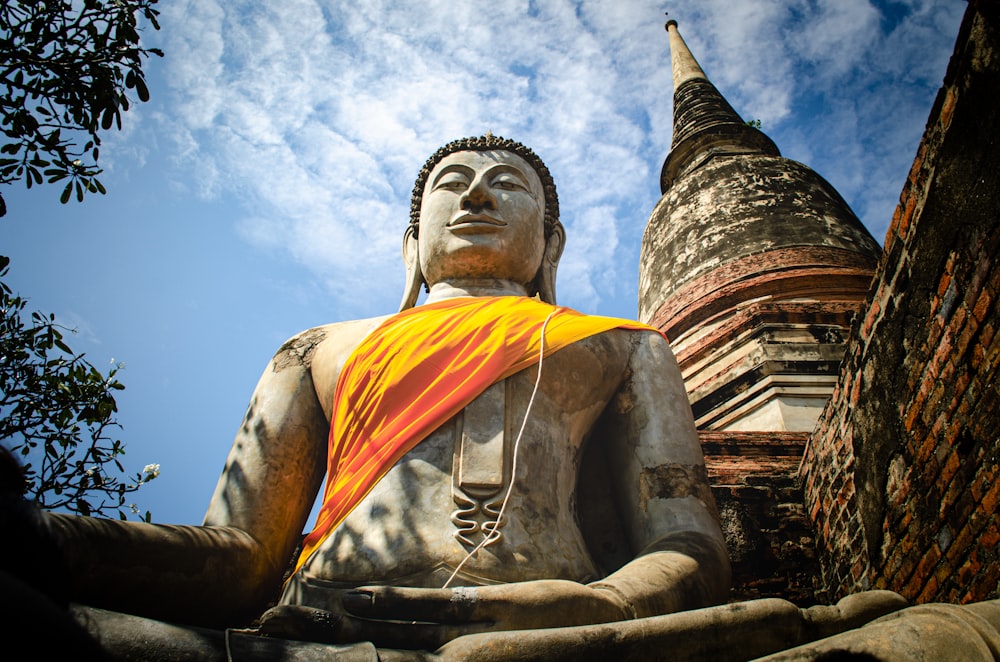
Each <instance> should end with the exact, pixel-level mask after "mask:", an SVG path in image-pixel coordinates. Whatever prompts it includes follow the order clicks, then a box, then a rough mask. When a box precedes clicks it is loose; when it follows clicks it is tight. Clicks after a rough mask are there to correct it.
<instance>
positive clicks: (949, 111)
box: [938, 87, 958, 130]
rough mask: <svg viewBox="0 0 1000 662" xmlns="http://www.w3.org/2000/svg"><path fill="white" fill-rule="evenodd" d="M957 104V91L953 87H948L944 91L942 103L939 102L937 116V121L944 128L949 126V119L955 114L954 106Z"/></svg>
mask: <svg viewBox="0 0 1000 662" xmlns="http://www.w3.org/2000/svg"><path fill="white" fill-rule="evenodd" d="M957 104H958V91H957V90H956V89H955V87H949V88H948V91H947V92H945V97H944V103H943V104H941V114H940V115H939V116H938V117H939V122H940V124H941V126H942V127H943V128H944V129H945V130H947V129H948V127H949V126H951V119H952V117H954V115H955V106H956V105H957Z"/></svg>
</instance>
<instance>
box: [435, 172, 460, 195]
mask: <svg viewBox="0 0 1000 662" xmlns="http://www.w3.org/2000/svg"><path fill="white" fill-rule="evenodd" d="M468 187H469V180H467V179H466V178H465V177H464V176H462V175H460V174H458V173H453V174H450V175H445V176H444V177H442V178H441V179H439V180H438V183H437V184H436V185H435V186H434V190H437V189H446V190H451V191H464V190H465V189H467V188H468Z"/></svg>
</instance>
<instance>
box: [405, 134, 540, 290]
mask: <svg viewBox="0 0 1000 662" xmlns="http://www.w3.org/2000/svg"><path fill="white" fill-rule="evenodd" d="M544 214H545V196H544V191H543V189H542V182H541V180H540V179H539V177H538V174H537V173H536V172H535V170H534V168H532V167H531V166H530V165H529V164H528V163H527V162H526V161H525V160H524V159H522V158H521V157H520V156H518V155H516V154H512V153H511V152H505V151H493V152H472V151H470V152H456V153H454V154H450V155H448V156H446V157H445V158H444V159H442V160H441V161H440V162H439V163H438V164H437V166H435V168H434V170H433V171H432V172H431V174H430V176H429V177H428V178H427V185H426V187H425V189H424V195H423V200H422V204H421V207H420V232H419V238H418V241H419V247H420V250H419V254H420V268H421V271H422V272H423V275H424V278H425V279H426V280H427V283H428V284H430V285H434V284H435V283H438V282H441V281H443V280H449V279H455V278H502V279H508V280H512V281H515V282H517V283H521V284H525V285H526V284H527V283H529V282H531V280H532V279H533V278H534V277H535V275H536V274H537V272H538V268H539V265H540V264H541V261H542V254H543V252H544V250H545V231H544V223H543V221H544Z"/></svg>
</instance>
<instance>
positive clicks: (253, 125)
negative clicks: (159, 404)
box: [162, 0, 961, 309]
mask: <svg viewBox="0 0 1000 662" xmlns="http://www.w3.org/2000/svg"><path fill="white" fill-rule="evenodd" d="M674 4H675V6H672V7H671V17H672V18H676V19H677V20H678V21H679V22H680V26H681V31H682V33H683V34H684V36H685V38H686V39H687V41H688V44H689V46H690V47H691V49H692V51H693V52H694V54H695V56H696V57H697V58H698V59H699V61H700V62H701V64H702V66H703V68H704V69H705V70H706V72H707V73H708V75H709V77H710V78H711V79H712V81H713V82H714V83H715V84H716V85H717V87H719V88H720V90H721V91H722V92H723V94H724V95H725V96H726V97H727V98H728V99H729V100H730V102H732V103H733V105H734V107H736V109H737V111H738V112H741V113H744V114H746V115H747V116H749V117H754V118H760V119H761V120H762V121H763V125H764V127H763V128H764V130H765V131H766V132H768V133H769V134H770V135H771V136H772V137H773V138H775V140H776V141H777V142H778V145H779V147H780V148H781V149H782V150H783V151H784V152H785V153H786V154H788V155H790V156H792V157H793V158H795V157H796V156H799V157H800V158H802V160H804V161H805V162H806V163H807V164H808V165H812V166H814V167H816V169H817V170H818V171H820V173H821V174H824V175H825V176H828V178H830V179H831V181H833V183H834V184H835V185H836V186H838V187H843V188H842V193H844V194H845V196H846V197H847V198H848V200H849V201H851V202H852V204H855V205H856V206H857V205H860V206H861V207H862V209H858V210H857V211H858V212H859V214H861V215H862V216H863V217H864V218H865V220H866V221H869V220H870V219H868V218H867V217H865V213H866V211H869V208H870V210H871V211H872V213H874V214H877V215H884V214H886V211H885V207H886V204H887V203H886V200H887V199H894V197H895V196H896V195H897V194H898V185H899V184H901V182H902V179H901V177H902V176H905V165H904V166H902V169H903V172H902V173H900V172H897V169H898V168H899V165H898V164H899V162H900V161H902V162H904V163H905V162H906V161H907V159H909V158H912V155H903V156H902V157H898V156H897V157H895V158H890V156H892V155H896V154H897V153H898V152H899V151H905V150H906V149H907V145H908V144H911V143H912V144H913V146H915V142H913V140H912V134H913V132H914V129H913V122H919V120H914V119H913V118H914V117H915V116H917V115H919V114H920V113H921V112H922V113H923V114H924V116H925V115H926V112H927V109H928V108H929V103H927V99H926V94H927V93H926V91H925V88H926V87H927V86H928V85H936V84H939V83H937V82H935V83H927V81H929V80H932V79H933V78H934V77H935V76H940V74H941V73H943V64H942V61H943V60H946V55H942V54H941V52H940V51H942V50H947V49H940V48H938V49H936V50H934V51H933V52H934V55H933V57H926V56H924V57H923V58H922V59H921V53H922V52H924V51H927V50H928V47H927V43H928V39H929V37H928V35H929V34H930V37H933V36H934V35H933V33H929V31H930V30H934V29H936V30H938V31H940V30H941V29H942V28H941V24H947V25H949V26H951V25H953V24H954V25H955V26H957V18H956V16H957V14H956V12H960V11H961V10H960V8H959V9H953V10H943V9H941V8H940V7H938V6H937V5H936V4H935V3H929V2H922V3H920V2H918V3H915V5H914V8H913V9H912V11H910V10H907V11H909V13H907V12H906V11H904V12H903V14H902V15H903V19H902V20H900V21H899V22H898V24H896V25H894V26H889V27H885V26H886V25H888V23H887V22H886V21H884V20H883V17H882V16H881V14H880V12H879V9H877V8H876V6H875V5H873V4H872V3H869V2H866V1H864V0H850V1H849V2H846V1H845V2H840V1H837V2H834V1H833V0H823V1H817V0H788V1H786V2H774V1H771V0H754V1H747V2H740V3H732V2H730V1H729V0H699V1H697V2H695V1H694V0H680V1H678V2H676V3H674ZM955 4H956V5H958V4H960V3H955ZM163 19H164V20H163V23H164V34H165V35H169V36H168V37H167V39H168V43H167V44H165V46H164V48H165V50H167V51H168V53H169V54H170V56H169V57H168V58H167V63H166V66H167V67H168V72H169V75H168V79H169V81H170V85H171V89H172V98H173V100H174V103H173V107H172V112H171V114H170V116H169V117H166V116H165V117H163V119H162V121H163V124H164V127H165V129H166V130H168V131H169V132H170V136H171V138H172V139H173V140H174V141H175V143H176V145H177V152H176V153H177V154H178V158H179V159H180V160H181V163H182V164H183V168H184V169H185V171H188V172H194V173H196V174H197V177H198V182H199V183H198V184H197V190H198V191H199V192H200V193H201V194H204V195H218V194H220V193H222V192H239V193H240V198H241V199H242V200H244V201H245V208H244V209H243V211H242V216H243V220H242V221H241V222H240V224H239V227H240V232H241V233H242V235H243V236H244V237H245V238H247V239H248V240H249V241H252V242H254V243H255V244H257V245H259V246H261V247H264V248H267V249H269V250H278V251H282V252H284V253H286V254H287V255H288V256H289V257H290V258H292V259H294V260H296V261H299V262H301V263H302V264H304V265H306V266H307V267H308V268H309V269H310V270H311V271H312V272H313V273H315V274H316V275H317V277H318V279H319V280H320V281H321V282H326V283H336V286H331V292H332V293H333V295H334V296H335V298H337V297H340V298H341V299H342V303H344V304H345V305H347V303H348V300H349V299H354V300H364V299H370V298H372V295H374V294H375V293H378V296H391V297H395V296H397V294H398V292H399V290H400V288H401V286H402V272H401V268H400V266H399V257H398V253H399V246H400V239H401V235H402V231H403V229H404V227H405V225H406V221H407V215H408V208H409V195H410V187H411V185H412V181H413V178H414V177H415V175H416V172H417V170H418V169H419V167H420V165H421V164H422V163H423V161H424V159H425V158H426V157H427V156H428V155H429V154H430V153H431V152H433V151H434V150H435V149H436V148H437V147H439V146H440V145H442V144H444V143H445V142H447V141H448V140H451V139H454V138H458V137H461V136H464V135H473V134H481V133H483V132H485V131H486V130H492V131H493V132H494V133H496V134H499V135H505V136H507V137H511V138H515V139H517V140H520V141H522V142H524V143H525V144H527V145H529V146H531V147H532V148H534V149H535V150H536V151H537V152H538V153H539V155H540V156H542V158H543V159H545V161H546V163H547V164H548V165H549V167H550V169H551V170H552V172H553V174H554V176H555V177H556V182H557V186H558V188H559V193H560V201H561V208H562V211H563V220H564V223H565V224H566V225H567V230H568V233H569V237H568V247H567V256H566V260H567V263H566V264H564V266H563V268H562V269H561V271H560V273H561V276H560V283H559V291H560V298H561V300H562V301H567V302H573V303H574V304H576V305H578V306H585V307H588V308H590V309H594V308H596V307H597V306H599V305H600V304H601V302H602V301H605V300H607V299H608V298H609V297H612V296H614V295H615V294H616V293H618V292H620V291H621V288H620V287H619V286H618V285H616V284H615V283H614V282H612V281H613V279H612V278H610V277H609V276H608V274H614V279H622V278H630V279H634V278H635V276H634V274H635V273H636V272H637V266H636V265H635V264H634V261H635V259H636V256H637V255H638V243H639V241H640V239H641V231H642V227H643V225H644V223H645V216H646V214H648V212H649V211H650V210H651V208H652V203H653V202H655V198H656V186H657V178H658V173H659V168H660V165H661V163H662V160H663V158H664V157H665V156H666V149H667V146H668V145H669V139H670V112H671V94H672V90H671V89H670V85H671V82H670V80H671V79H670V72H669V51H668V47H667V38H666V35H665V33H664V31H663V27H662V24H663V15H662V9H661V8H660V6H659V4H658V3H655V2H652V1H651V0H633V1H631V2H623V1H618V0H605V1H595V2H583V3H576V2H569V1H567V0H554V1H551V2H545V3H534V2H527V1H526V0H509V1H506V2H502V1H498V2H492V3H490V4H489V8H488V11H487V9H486V8H485V6H484V5H482V4H479V3H455V2H447V1H444V0H435V1H430V2H423V3H419V4H418V3H412V4H411V3H390V2H365V3H347V2H340V1H335V0H322V1H321V0H296V1H295V2H281V3H279V2H277V0H266V1H265V0H262V1H258V2H250V1H249V0H242V1H241V0H233V1H231V2H226V3H221V2H214V1H212V0H200V1H199V2H193V1H191V0H188V1H186V2H185V1H179V2H175V3H173V4H171V5H168V6H165V7H164V9H163ZM884 29H885V30H889V32H888V34H883V30H884ZM952 39H953V37H952ZM939 41H940V39H939ZM914 60H919V62H918V63H917V65H916V66H913V61H914ZM935 72H937V73H935ZM915 80H916V81H917V82H918V83H919V85H920V86H922V87H920V90H918V91H917V92H912V91H911V90H912V86H913V85H914V81H915ZM887 81H888V82H887ZM887 98H892V99H894V100H895V99H903V100H905V108H902V109H901V110H900V112H902V115H903V117H905V122H895V123H894V121H893V120H892V117H891V116H893V115H896V109H888V108H886V107H885V100H886V99H887ZM880 104H882V105H881V106H880ZM903 124H905V126H903ZM897 125H899V126H897ZM894 176H895V179H894ZM893 187H895V188H896V190H895V191H891V189H892V188H893ZM866 189H871V191H870V192H869V191H867V190H866ZM887 190H890V191H891V192H890V193H886V191H887ZM647 201H648V202H647ZM640 202H641V205H640V204H639V203H640ZM888 213H891V209H890V210H889V212H888ZM870 222H872V223H877V222H876V221H870ZM876 238H877V239H880V240H881V238H882V237H881V236H879V235H878V234H876ZM371 274H376V275H377V277H374V278H371V277H369V275H371ZM345 283H347V284H350V287H351V288H352V289H351V290H350V291H349V293H347V291H346V290H344V288H343V287H342V286H343V284H345ZM341 293H343V294H341ZM387 293H388V294H387Z"/></svg>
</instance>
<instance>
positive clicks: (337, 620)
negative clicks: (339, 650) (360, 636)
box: [257, 605, 345, 643]
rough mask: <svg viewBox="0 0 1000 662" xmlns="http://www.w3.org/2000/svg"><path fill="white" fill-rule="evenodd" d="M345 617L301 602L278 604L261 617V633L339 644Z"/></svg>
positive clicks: (342, 638)
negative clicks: (299, 603) (296, 603)
mask: <svg viewBox="0 0 1000 662" xmlns="http://www.w3.org/2000/svg"><path fill="white" fill-rule="evenodd" d="M344 621H345V618H344V616H343V615H342V614H334V613H331V612H329V611H326V610H323V609H314V608H313V607H305V606H302V605H278V606H277V607H272V608H271V609H268V610H267V611H266V612H264V614H263V615H262V616H261V617H260V623H259V625H258V627H257V630H258V631H259V633H260V634H263V635H266V636H269V637H277V638H280V639H294V640H299V641H316V642H321V643H340V642H342V641H345V633H344Z"/></svg>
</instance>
